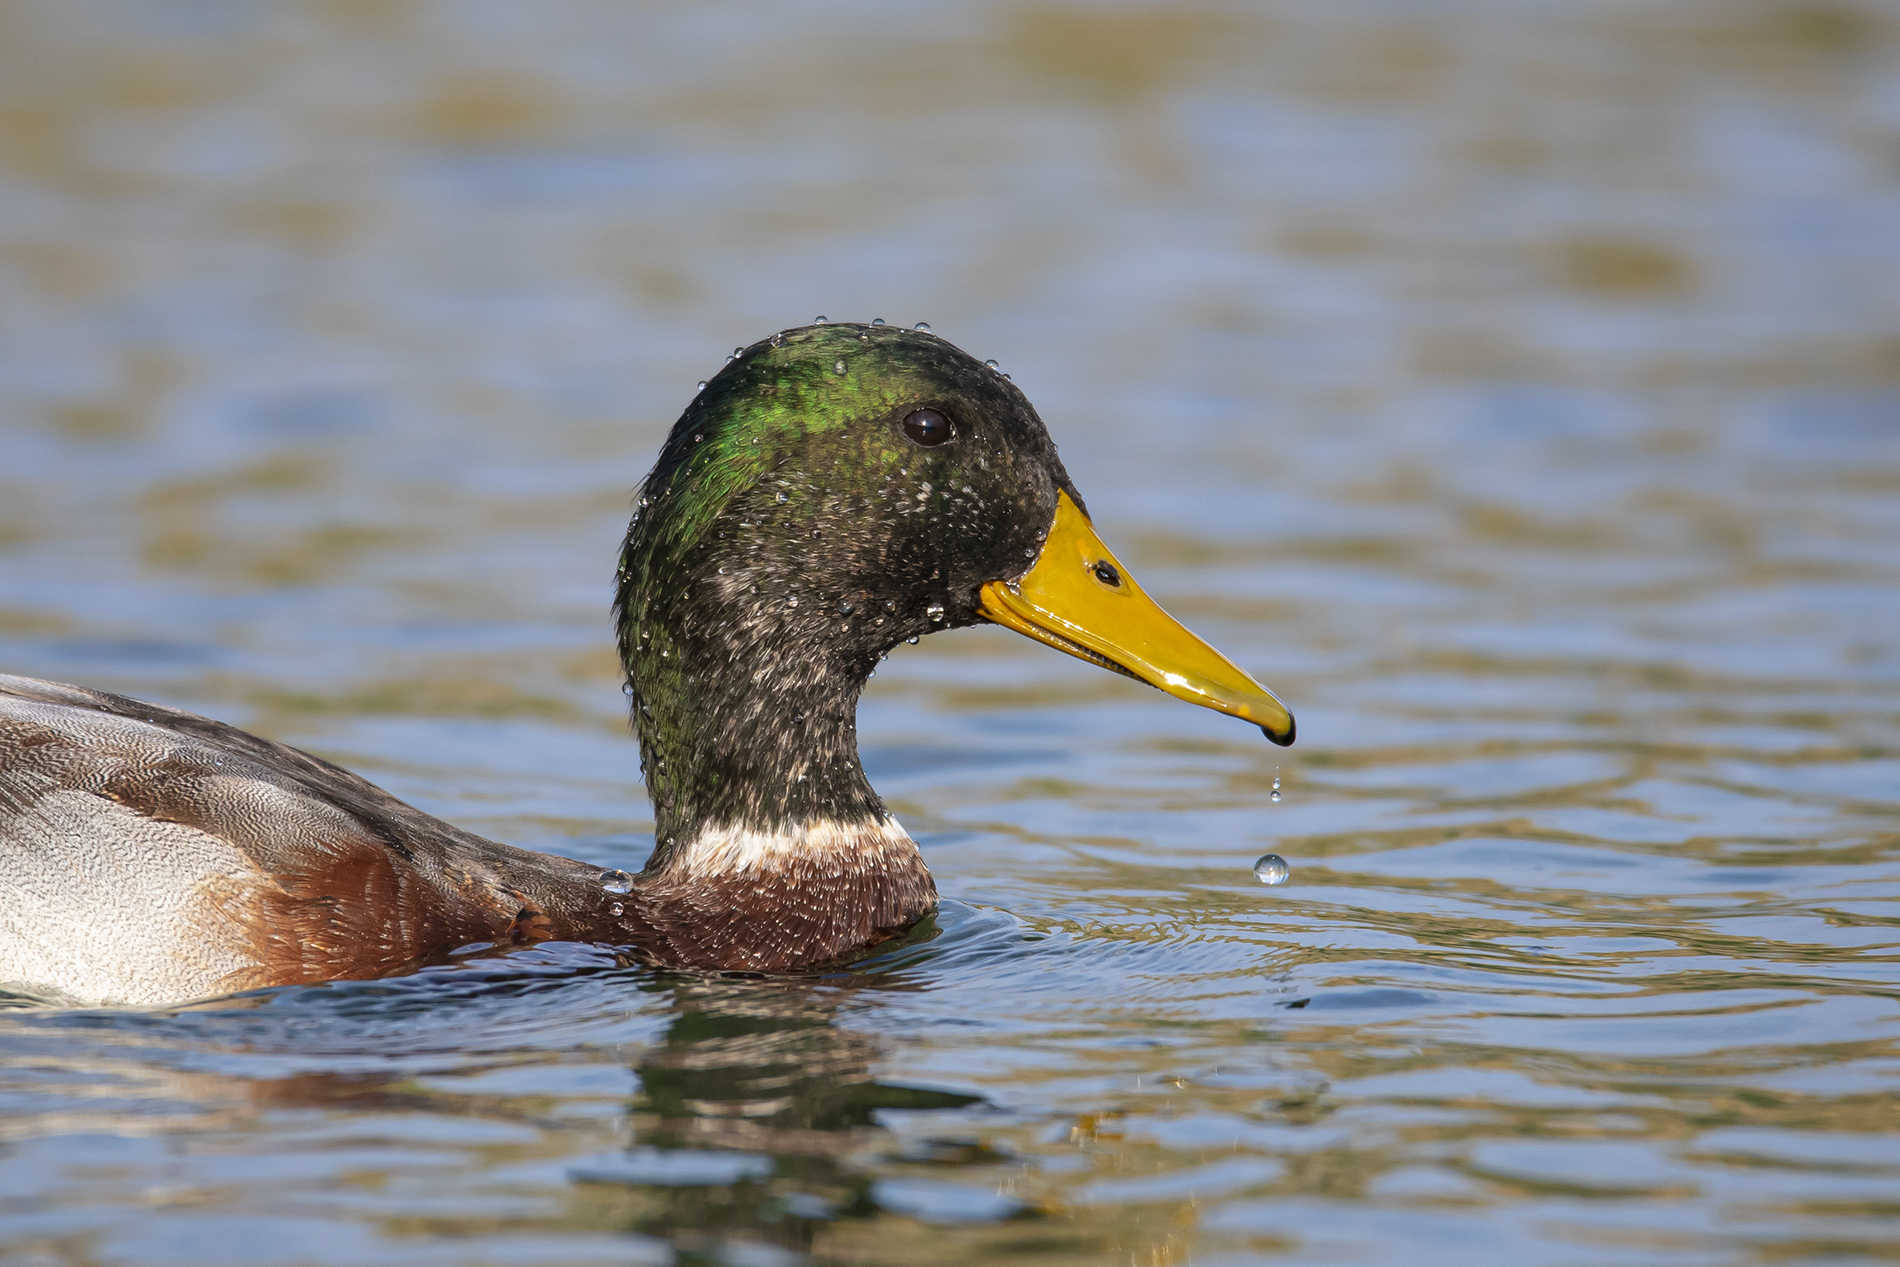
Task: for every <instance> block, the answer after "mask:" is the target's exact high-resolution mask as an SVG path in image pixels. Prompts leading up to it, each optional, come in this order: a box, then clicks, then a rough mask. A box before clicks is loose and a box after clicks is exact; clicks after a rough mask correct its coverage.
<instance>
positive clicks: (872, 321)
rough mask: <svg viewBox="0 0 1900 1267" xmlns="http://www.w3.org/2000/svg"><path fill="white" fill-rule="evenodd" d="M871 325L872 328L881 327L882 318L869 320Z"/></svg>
mask: <svg viewBox="0 0 1900 1267" xmlns="http://www.w3.org/2000/svg"><path fill="white" fill-rule="evenodd" d="M871 324H872V325H874V326H881V325H883V324H884V318H882V317H872V318H871Z"/></svg>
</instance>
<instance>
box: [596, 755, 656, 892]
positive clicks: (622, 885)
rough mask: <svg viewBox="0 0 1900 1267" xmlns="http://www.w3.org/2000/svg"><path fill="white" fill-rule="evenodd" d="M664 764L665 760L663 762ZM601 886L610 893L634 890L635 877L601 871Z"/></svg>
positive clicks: (619, 872)
mask: <svg viewBox="0 0 1900 1267" xmlns="http://www.w3.org/2000/svg"><path fill="white" fill-rule="evenodd" d="M661 764H662V765H664V764H665V762H661ZM600 887H601V888H603V889H605V890H607V891H608V892H609V893H631V892H633V877H632V876H630V875H628V874H627V873H626V872H625V871H603V872H601V873H600Z"/></svg>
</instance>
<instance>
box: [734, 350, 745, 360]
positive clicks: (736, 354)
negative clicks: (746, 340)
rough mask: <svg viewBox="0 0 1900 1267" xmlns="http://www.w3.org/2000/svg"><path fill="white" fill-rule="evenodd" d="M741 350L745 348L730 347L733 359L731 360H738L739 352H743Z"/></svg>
mask: <svg viewBox="0 0 1900 1267" xmlns="http://www.w3.org/2000/svg"><path fill="white" fill-rule="evenodd" d="M743 351H745V349H744V348H734V349H732V359H733V360H735V361H736V360H738V359H739V353H741V352H743Z"/></svg>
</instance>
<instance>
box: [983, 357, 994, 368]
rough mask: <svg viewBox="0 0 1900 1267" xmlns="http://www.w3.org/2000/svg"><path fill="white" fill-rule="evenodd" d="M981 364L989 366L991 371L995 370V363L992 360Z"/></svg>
mask: <svg viewBox="0 0 1900 1267" xmlns="http://www.w3.org/2000/svg"><path fill="white" fill-rule="evenodd" d="M983 364H985V365H987V366H989V367H990V368H991V369H995V368H996V361H995V360H994V359H991V360H988V361H985V362H983Z"/></svg>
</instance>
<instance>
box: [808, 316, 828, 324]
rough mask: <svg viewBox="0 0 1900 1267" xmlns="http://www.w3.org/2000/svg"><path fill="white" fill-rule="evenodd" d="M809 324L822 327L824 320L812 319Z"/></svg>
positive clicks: (818, 317)
mask: <svg viewBox="0 0 1900 1267" xmlns="http://www.w3.org/2000/svg"><path fill="white" fill-rule="evenodd" d="M811 323H812V324H813V325H815V326H822V325H824V324H825V318H824V317H823V316H817V317H813V318H812V321H811Z"/></svg>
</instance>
